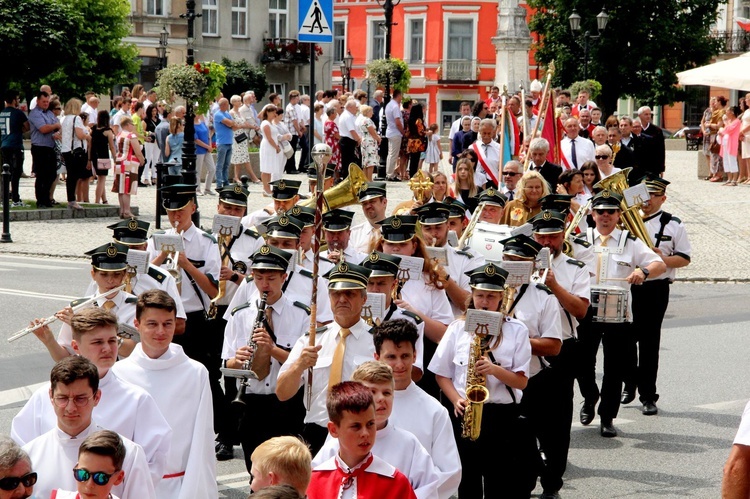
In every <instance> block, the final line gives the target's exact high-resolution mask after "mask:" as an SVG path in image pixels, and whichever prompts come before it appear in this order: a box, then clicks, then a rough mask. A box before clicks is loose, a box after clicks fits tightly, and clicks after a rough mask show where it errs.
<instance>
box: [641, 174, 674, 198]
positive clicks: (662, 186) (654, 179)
mask: <svg viewBox="0 0 750 499" xmlns="http://www.w3.org/2000/svg"><path fill="white" fill-rule="evenodd" d="M641 182H643V183H645V184H646V190H648V192H649V194H656V195H659V196H663V195H664V194H666V193H667V186H668V185H669V184H671V182H670V181H669V180H664V179H663V178H661V177H658V176H656V175H646V176H645V177H643V178H642V179H641Z"/></svg>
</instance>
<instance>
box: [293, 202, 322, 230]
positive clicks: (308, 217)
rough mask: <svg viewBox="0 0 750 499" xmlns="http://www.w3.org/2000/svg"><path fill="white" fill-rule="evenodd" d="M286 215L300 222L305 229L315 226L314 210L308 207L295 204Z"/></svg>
mask: <svg viewBox="0 0 750 499" xmlns="http://www.w3.org/2000/svg"><path fill="white" fill-rule="evenodd" d="M286 214H287V215H291V216H293V217H294V218H299V219H300V220H302V222H304V224H305V227H312V226H313V225H315V208H312V207H310V206H302V205H299V204H295V205H294V206H292V207H291V208H289V209H288V210H287V211H286Z"/></svg>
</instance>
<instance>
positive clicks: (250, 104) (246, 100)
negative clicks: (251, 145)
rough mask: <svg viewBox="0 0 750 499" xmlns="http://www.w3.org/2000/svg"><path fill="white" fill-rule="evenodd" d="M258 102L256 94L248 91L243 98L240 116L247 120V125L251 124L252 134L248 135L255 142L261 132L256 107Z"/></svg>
mask: <svg viewBox="0 0 750 499" xmlns="http://www.w3.org/2000/svg"><path fill="white" fill-rule="evenodd" d="M256 102H258V99H256V98H255V92H253V91H252V90H248V91H247V92H245V94H244V95H243V96H242V105H241V106H240V116H242V117H243V118H245V121H246V122H247V123H250V132H249V133H248V137H249V138H250V140H253V139H254V138H255V136H256V135H257V134H258V132H259V131H260V126H259V125H258V111H257V110H256V109H255V106H254V104H255V103H256ZM258 143H260V142H258Z"/></svg>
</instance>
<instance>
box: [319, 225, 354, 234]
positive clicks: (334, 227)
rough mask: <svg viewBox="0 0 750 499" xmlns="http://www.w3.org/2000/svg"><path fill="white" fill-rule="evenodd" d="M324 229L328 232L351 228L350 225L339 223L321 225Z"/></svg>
mask: <svg viewBox="0 0 750 499" xmlns="http://www.w3.org/2000/svg"><path fill="white" fill-rule="evenodd" d="M323 228H324V229H325V230H327V231H328V232H341V231H344V230H349V229H350V228H351V225H339V224H333V225H329V226H323Z"/></svg>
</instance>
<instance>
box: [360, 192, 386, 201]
mask: <svg viewBox="0 0 750 499" xmlns="http://www.w3.org/2000/svg"><path fill="white" fill-rule="evenodd" d="M382 197H385V194H377V193H372V194H365V195H364V196H361V197H360V198H359V202H360V203H362V202H364V201H369V200H371V199H375V198H382Z"/></svg>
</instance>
